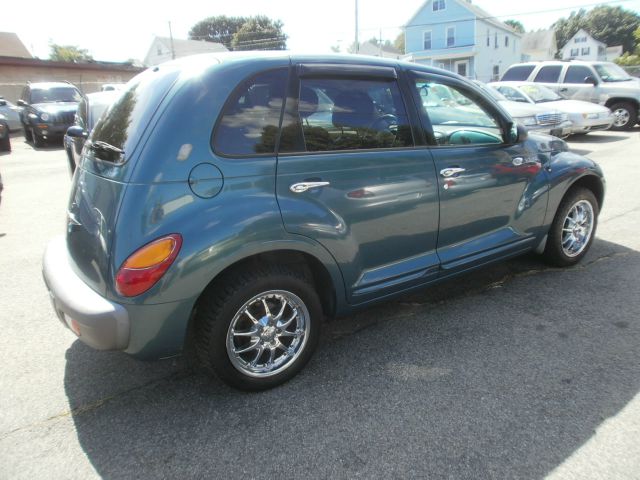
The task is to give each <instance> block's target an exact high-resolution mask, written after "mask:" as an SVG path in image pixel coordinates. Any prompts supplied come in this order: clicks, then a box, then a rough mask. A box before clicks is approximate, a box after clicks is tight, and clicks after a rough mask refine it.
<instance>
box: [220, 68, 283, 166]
mask: <svg viewBox="0 0 640 480" xmlns="http://www.w3.org/2000/svg"><path fill="white" fill-rule="evenodd" d="M288 74H289V72H288V69H286V68H283V69H278V70H271V71H268V72H263V73H261V74H259V75H257V76H255V77H253V78H252V79H250V80H248V81H246V82H245V83H244V84H243V85H242V86H240V88H239V89H238V90H236V92H235V93H234V94H233V95H232V96H231V97H230V98H229V101H228V102H227V104H226V105H225V107H224V111H223V113H222V118H221V119H220V122H219V124H218V127H217V128H216V132H215V135H214V138H213V148H214V150H215V152H216V153H219V154H222V155H234V156H235V155H255V154H265V153H275V149H276V139H277V138H278V129H279V125H280V114H281V112H282V103H283V102H284V95H285V91H286V86H287V77H288Z"/></svg>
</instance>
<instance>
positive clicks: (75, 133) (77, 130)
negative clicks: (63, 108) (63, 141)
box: [67, 125, 89, 138]
mask: <svg viewBox="0 0 640 480" xmlns="http://www.w3.org/2000/svg"><path fill="white" fill-rule="evenodd" d="M67 135H68V136H69V137H73V138H87V137H88V136H89V134H88V133H87V132H86V131H85V130H84V129H83V128H82V127H79V126H78V125H72V126H70V127H69V128H67Z"/></svg>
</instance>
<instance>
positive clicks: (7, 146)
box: [0, 132, 11, 152]
mask: <svg viewBox="0 0 640 480" xmlns="http://www.w3.org/2000/svg"><path fill="white" fill-rule="evenodd" d="M10 151H11V138H9V132H7V137H6V138H3V139H2V140H0V152H10Z"/></svg>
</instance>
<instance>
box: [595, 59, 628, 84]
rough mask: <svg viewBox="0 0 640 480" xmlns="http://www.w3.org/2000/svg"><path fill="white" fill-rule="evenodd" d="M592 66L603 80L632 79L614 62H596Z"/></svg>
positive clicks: (619, 80) (620, 80) (623, 80)
mask: <svg viewBox="0 0 640 480" xmlns="http://www.w3.org/2000/svg"><path fill="white" fill-rule="evenodd" d="M594 67H595V69H596V72H598V75H600V78H602V80H603V81H605V82H626V81H627V80H631V79H632V78H631V77H630V76H629V74H628V73H627V72H625V71H624V69H623V68H622V67H619V66H618V65H616V64H615V63H596V64H595V65H594Z"/></svg>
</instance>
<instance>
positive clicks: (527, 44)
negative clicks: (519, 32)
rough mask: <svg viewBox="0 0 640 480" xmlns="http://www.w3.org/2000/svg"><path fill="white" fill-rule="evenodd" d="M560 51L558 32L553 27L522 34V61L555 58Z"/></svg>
mask: <svg viewBox="0 0 640 480" xmlns="http://www.w3.org/2000/svg"><path fill="white" fill-rule="evenodd" d="M557 51H558V42H557V41H556V32H555V31H554V30H552V29H549V30H538V31H536V32H527V33H525V34H524V35H523V36H522V61H523V62H538V61H544V60H553V59H555V58H556V52H557Z"/></svg>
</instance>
